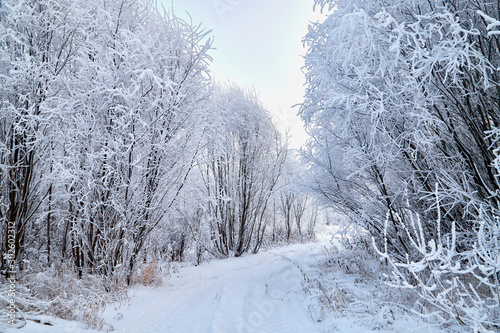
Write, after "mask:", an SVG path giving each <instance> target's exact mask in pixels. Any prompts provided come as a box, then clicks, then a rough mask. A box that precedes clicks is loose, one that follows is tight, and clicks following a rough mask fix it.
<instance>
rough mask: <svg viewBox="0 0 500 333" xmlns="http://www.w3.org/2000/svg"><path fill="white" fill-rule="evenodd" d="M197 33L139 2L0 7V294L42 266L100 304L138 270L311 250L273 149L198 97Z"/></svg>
mask: <svg viewBox="0 0 500 333" xmlns="http://www.w3.org/2000/svg"><path fill="white" fill-rule="evenodd" d="M207 34H208V32H207V31H205V30H203V29H202V28H201V27H200V26H193V25H192V24H189V23H186V22H184V21H183V20H181V19H179V18H177V17H175V16H174V15H172V14H169V13H165V12H162V11H160V10H159V9H158V7H157V6H156V4H155V2H154V1H139V0H117V1H104V0H89V1H73V0H61V1H52V0H7V1H2V2H1V7H0V82H1V83H0V249H1V253H2V256H1V257H0V273H1V275H2V276H3V277H2V278H1V279H5V278H8V277H12V276H14V277H16V278H17V279H18V280H19V281H21V282H22V281H24V282H26V281H28V280H23V278H24V277H27V276H28V275H30V274H31V276H33V273H36V272H42V271H44V270H47V269H49V270H50V268H51V267H54V266H56V267H57V269H58V270H60V269H62V270H63V271H64V272H66V273H71V274H74V276H76V277H78V278H85V277H88V276H98V277H100V278H102V282H103V285H104V286H105V288H106V290H110V289H111V287H110V286H111V285H113V284H114V285H116V284H118V285H119V284H124V283H127V284H131V283H133V280H134V275H135V274H136V273H137V269H138V266H139V265H141V264H142V263H143V262H150V261H153V260H160V259H168V260H183V259H185V258H186V256H188V255H189V256H190V258H194V259H196V260H197V261H198V262H201V261H202V260H203V257H204V256H206V255H211V256H217V257H225V256H230V255H236V256H240V255H241V254H243V253H244V252H247V251H252V252H257V251H258V250H259V248H260V247H261V246H262V245H263V244H266V243H269V242H273V241H275V242H278V241H291V240H293V239H299V238H301V237H304V238H307V237H312V236H313V228H314V223H315V218H314V214H309V215H308V214H307V213H306V215H304V211H305V207H304V201H305V200H307V199H306V197H304V196H303V195H302V194H300V192H299V191H297V190H295V189H294V186H293V185H292V178H293V174H294V173H295V170H296V167H297V166H296V162H294V161H293V156H292V155H291V153H290V152H289V149H288V146H287V140H286V138H285V137H283V135H282V134H280V133H279V132H278V131H277V129H276V128H275V126H274V125H273V122H272V120H271V117H270V115H269V113H268V112H267V111H266V110H265V109H264V107H263V106H262V105H261V103H260V102H259V101H258V100H257V98H256V95H255V93H254V92H252V91H249V90H245V89H241V88H239V87H236V86H234V85H227V86H222V87H221V86H217V85H215V84H213V83H212V82H211V80H210V78H209V71H208V65H209V62H210V60H211V58H210V55H209V51H210V48H211V41H210V40H209V39H208V38H207ZM283 196H291V197H290V200H291V206H290V207H291V208H290V209H289V208H287V209H288V210H290V211H294V212H296V214H297V215H294V216H295V217H293V218H292V217H291V219H288V220H287V221H288V222H287V223H284V222H283V221H284V219H282V218H281V216H282V215H283V213H282V211H283V209H282V208H281V207H282V206H283V205H282V204H281V202H282V201H281V197H283ZM287 204H289V203H287ZM288 210H287V211H288ZM306 216H307V218H306ZM290 221H294V222H290ZM294 223H295V225H294ZM11 229H14V230H11ZM9 235H11V236H9ZM9 237H10V238H9ZM11 243H13V246H11ZM11 247H12V248H13V249H14V251H13V253H12V255H7V253H8V250H9V249H10V248H11ZM10 262H14V263H15V270H14V271H12V269H9V263H10ZM26 283H27V282H26Z"/></svg>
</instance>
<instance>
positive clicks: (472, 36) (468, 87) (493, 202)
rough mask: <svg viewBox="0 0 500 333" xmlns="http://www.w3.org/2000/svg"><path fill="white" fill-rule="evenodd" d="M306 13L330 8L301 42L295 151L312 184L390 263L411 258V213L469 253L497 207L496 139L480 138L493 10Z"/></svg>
mask: <svg viewBox="0 0 500 333" xmlns="http://www.w3.org/2000/svg"><path fill="white" fill-rule="evenodd" d="M316 5H317V6H320V7H322V8H325V9H326V8H328V9H330V10H333V9H335V10H334V11H333V12H332V13H331V14H330V15H329V16H328V18H327V19H326V20H325V21H324V22H323V23H319V24H316V25H313V26H312V27H311V29H310V31H309V33H308V35H307V37H306V39H305V42H306V43H307V44H308V46H309V51H308V54H307V56H306V69H307V84H308V87H307V93H306V100H305V102H304V104H303V106H302V109H301V115H302V117H303V119H304V120H305V121H306V123H307V125H308V130H309V133H310V134H311V137H312V138H311V140H310V143H309V147H308V149H307V150H306V151H305V152H304V156H305V158H306V160H307V161H309V162H310V163H311V170H312V173H311V174H312V187H313V188H314V189H315V191H316V192H317V193H318V194H319V195H320V196H321V197H322V198H323V199H324V200H325V202H328V203H329V204H330V205H333V206H335V207H337V208H338V209H340V210H341V211H343V212H345V213H347V214H349V215H350V216H351V217H353V221H356V222H357V223H359V224H360V225H362V226H363V227H364V228H365V229H366V230H368V231H369V232H370V233H371V234H372V235H373V236H374V237H375V240H376V242H377V244H378V246H382V245H383V244H382V243H383V241H382V240H386V243H384V244H385V245H386V246H387V249H388V251H389V252H390V253H391V254H392V255H393V256H394V258H396V261H398V260H399V261H402V262H403V261H406V260H407V256H408V258H409V260H418V258H419V255H418V251H414V250H413V249H414V246H413V243H412V239H411V237H409V236H408V234H407V232H406V230H405V227H404V226H405V225H408V226H409V225H412V214H419V216H420V217H421V222H422V230H423V232H424V233H425V235H427V236H429V237H431V238H434V237H437V238H439V237H448V235H449V234H450V233H451V232H452V230H454V231H455V233H456V235H457V242H456V250H457V251H458V253H467V252H468V251H471V250H473V246H474V245H473V244H476V243H477V241H478V237H479V230H480V229H481V223H482V222H481V221H484V220H485V214H486V215H488V216H489V217H488V218H486V220H488V221H495V220H496V218H495V216H496V211H497V209H498V204H499V202H498V189H499V187H498V186H499V183H498V171H497V170H496V168H495V165H494V163H493V162H494V161H495V158H496V154H495V149H497V145H498V142H496V141H495V140H494V138H493V136H492V135H490V134H489V133H491V131H493V130H495V128H497V127H498V119H499V118H498V117H499V115H500V113H499V108H498V98H499V90H498V84H499V77H498V67H499V60H500V56H499V53H498V35H497V34H495V33H491V32H490V33H489V32H488V29H490V30H491V29H493V28H494V27H495V23H494V22H493V21H492V20H497V19H498V9H499V8H498V3H497V2H484V1H448V0H443V1H406V0H399V1H392V2H389V3H388V2H385V1H363V0H352V1H349V0H347V1H331V0H320V1H316ZM492 22H493V23H492ZM436 184H438V189H439V191H438V192H436V191H435V185H436ZM438 215H439V216H440V218H439V220H440V228H439V232H438V231H437V229H436V220H437V216H438ZM386 217H387V218H386ZM495 223H497V222H495ZM384 234H387V235H388V237H384ZM465 260H466V259H465ZM458 262H460V260H458ZM492 278H493V276H492V275H489V279H492ZM474 283H475V286H476V287H477V286H478V285H479V284H480V282H479V280H476V281H475V282H474ZM490 296H491V295H488V294H487V293H486V294H484V295H482V297H485V298H488V297H490Z"/></svg>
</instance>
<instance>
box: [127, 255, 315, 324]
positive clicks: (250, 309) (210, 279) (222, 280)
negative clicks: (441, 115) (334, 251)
mask: <svg viewBox="0 0 500 333" xmlns="http://www.w3.org/2000/svg"><path fill="white" fill-rule="evenodd" d="M302 250H303V251H307V250H306V248H305V247H302ZM300 253H301V252H300V251H298V252H297V253H294V252H292V253H290V254H289V253H286V255H287V257H288V256H290V255H291V256H292V257H293V256H294V255H297V254H300ZM181 273H182V274H183V276H181V277H179V279H178V280H174V281H172V282H173V283H177V282H179V283H177V284H179V285H178V286H176V287H163V288H159V289H157V290H158V293H162V294H161V295H160V296H159V297H158V298H157V300H156V301H155V302H153V303H152V304H151V305H150V306H148V307H147V308H146V309H144V310H143V311H142V313H141V314H139V315H138V316H136V317H137V318H138V319H137V321H136V322H135V323H133V324H131V325H129V326H128V327H124V328H122V329H119V328H118V327H117V328H118V330H117V331H119V332H127V333H128V332H129V333H132V332H134V333H135V332H137V333H155V332H158V333H160V332H161V333H164V332H168V333H170V332H172V333H173V332H175V333H182V332H186V333H266V332H269V333H271V332H272V333H306V332H307V333H312V332H319V329H318V328H317V327H315V325H314V323H313V321H312V319H311V317H310V316H309V313H308V309H307V296H306V295H305V292H304V290H303V286H302V283H303V279H302V275H301V272H300V271H299V270H298V269H297V267H295V266H294V265H293V264H292V263H291V262H290V261H287V260H285V259H284V258H283V257H280V256H279V255H278V256H276V255H275V254H272V253H261V254H258V255H254V256H250V255H249V256H245V257H242V258H236V259H234V258H232V259H227V260H222V261H217V262H213V263H210V264H206V265H202V266H199V267H194V268H190V270H189V272H188V273H185V271H183V269H181ZM122 324H125V323H122Z"/></svg>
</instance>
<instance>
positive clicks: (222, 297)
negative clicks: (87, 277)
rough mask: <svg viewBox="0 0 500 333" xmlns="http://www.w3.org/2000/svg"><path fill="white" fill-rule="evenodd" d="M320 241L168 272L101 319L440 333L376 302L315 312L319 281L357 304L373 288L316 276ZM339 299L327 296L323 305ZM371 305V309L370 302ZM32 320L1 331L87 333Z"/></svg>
mask: <svg viewBox="0 0 500 333" xmlns="http://www.w3.org/2000/svg"><path fill="white" fill-rule="evenodd" d="M325 238H328V237H324V238H323V239H325ZM325 244H326V243H325V242H324V241H322V242H319V243H310V244H298V245H290V246H287V247H283V248H279V249H273V250H269V251H266V252H261V253H259V254H257V255H246V256H244V257H241V258H229V259H226V260H220V261H216V260H214V261H212V262H210V263H205V264H202V265H200V266H198V267H181V268H178V269H175V270H173V272H172V274H171V276H170V278H169V279H168V280H166V281H165V283H164V285H163V286H161V287H158V288H151V287H140V286H138V287H135V288H133V289H132V290H131V291H130V295H131V300H130V302H129V304H128V305H126V306H121V307H120V306H118V305H108V307H107V309H106V311H105V312H104V318H105V321H106V322H107V323H109V324H110V325H111V326H112V327H113V329H114V331H116V332H130V333H141V332H144V333H146V332H147V333H155V332H161V333H170V332H172V333H173V332H175V333H181V332H186V333H205V332H207V333H208V332H213V333H238V332H241V333H252V332H255V333H266V332H269V333H271V332H272V333H279V332H283V333H294V332H297V333H302V332H303V333H309V332H311V333H312V332H349V333H351V332H379V333H380V332H415V333H416V332H433V333H437V332H441V331H440V330H438V329H436V328H431V326H430V325H428V324H426V323H424V322H423V321H422V320H420V318H417V317H415V316H413V315H409V314H405V315H404V316H400V315H397V314H396V315H394V313H393V312H392V311H391V309H390V308H389V307H387V306H382V305H380V306H378V307H379V309H369V310H368V311H367V313H364V314H360V313H359V312H356V313H354V312H353V315H352V316H349V315H346V310H347V313H348V311H349V310H348V308H347V309H346V308H344V309H343V311H342V312H341V313H340V312H339V313H335V308H340V305H341V304H340V305H339V306H338V307H337V305H335V304H333V306H332V305H330V309H328V307H326V308H325V309H323V310H322V309H321V308H320V306H319V303H318V301H319V300H320V299H321V295H320V294H321V292H320V291H321V290H320V289H321V288H319V284H320V283H321V281H322V280H321V279H323V285H322V286H329V284H327V283H325V280H324V279H328V280H331V279H335V285H336V286H337V287H339V286H340V287H339V290H342V291H343V292H348V293H351V294H352V295H361V296H360V297H363V298H364V299H362V300H359V301H364V302H369V301H370V299H371V298H373V297H372V296H371V295H373V294H374V293H373V288H374V286H371V285H369V284H365V283H362V282H360V281H359V279H356V277H355V276H354V275H349V276H347V275H346V274H342V273H340V270H339V271H338V272H335V271H333V272H332V271H331V272H330V274H332V275H330V276H328V275H320V273H321V269H319V267H320V265H321V264H322V263H324V262H325V261H326V256H325V255H326V251H325ZM352 295H351V296H352ZM347 298H348V296H346V297H341V298H335V297H333V298H332V297H330V301H332V302H334V303H335V302H340V301H346V299H347ZM350 301H352V299H351V300H350ZM358 303H359V302H358ZM358 303H356V302H354V303H352V304H358ZM372 303H373V304H374V305H373V306H374V307H375V308H376V307H377V302H376V300H373V299H372ZM346 304H347V303H346ZM358 310H359V306H358ZM370 310H371V311H370ZM397 313H399V312H397ZM388 317H389V319H387V318H388ZM39 319H42V320H41V323H36V322H33V321H28V324H27V325H26V326H25V327H24V328H23V329H21V330H15V329H8V330H7V333H13V332H21V333H31V332H37V333H54V332H63V333H66V332H67V333H70V332H71V333H83V332H87V333H90V332H94V331H91V330H86V329H85V324H81V323H75V322H68V321H64V320H59V319H53V318H48V317H45V318H39ZM43 322H50V323H51V324H52V326H47V325H43ZM106 327H107V328H108V329H109V326H106ZM106 327H105V330H106Z"/></svg>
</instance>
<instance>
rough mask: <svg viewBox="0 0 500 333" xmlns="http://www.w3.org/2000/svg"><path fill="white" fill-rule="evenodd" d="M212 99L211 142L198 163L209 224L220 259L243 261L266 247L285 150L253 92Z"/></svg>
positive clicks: (229, 90) (232, 91)
mask: <svg viewBox="0 0 500 333" xmlns="http://www.w3.org/2000/svg"><path fill="white" fill-rule="evenodd" d="M212 95H213V96H212V108H213V111H212V117H213V121H212V122H211V124H210V127H209V128H208V129H207V135H208V138H209V141H208V142H207V144H206V146H205V149H204V153H203V154H202V155H201V156H200V158H199V159H198V160H199V162H198V163H199V171H200V173H201V176H202V179H203V182H204V184H205V188H204V190H205V196H206V199H205V200H206V201H207V203H206V206H205V212H206V220H207V222H208V223H209V224H210V229H211V233H212V236H211V237H212V239H213V244H214V248H215V251H216V253H220V254H222V255H229V254H232V253H234V254H235V255H236V256H240V255H241V254H242V253H244V252H246V251H248V250H252V251H254V252H257V251H258V249H259V247H260V245H261V243H262V240H263V237H264V233H265V230H266V226H267V216H266V213H267V210H268V204H269V199H270V197H271V195H272V194H273V192H274V191H275V189H276V184H277V182H278V179H279V178H280V176H281V172H282V167H283V163H284V160H285V158H286V154H287V145H286V142H285V141H284V139H283V138H282V136H281V134H280V133H279V132H278V131H277V129H276V128H275V127H274V125H273V123H272V121H271V118H270V116H269V114H268V112H267V111H266V110H265V109H264V108H263V107H262V105H261V103H260V102H259V101H258V99H257V98H256V96H255V93H254V92H246V91H244V90H242V89H240V88H238V87H236V86H229V87H225V88H218V89H217V90H216V91H215V92H214V93H213V94H212Z"/></svg>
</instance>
